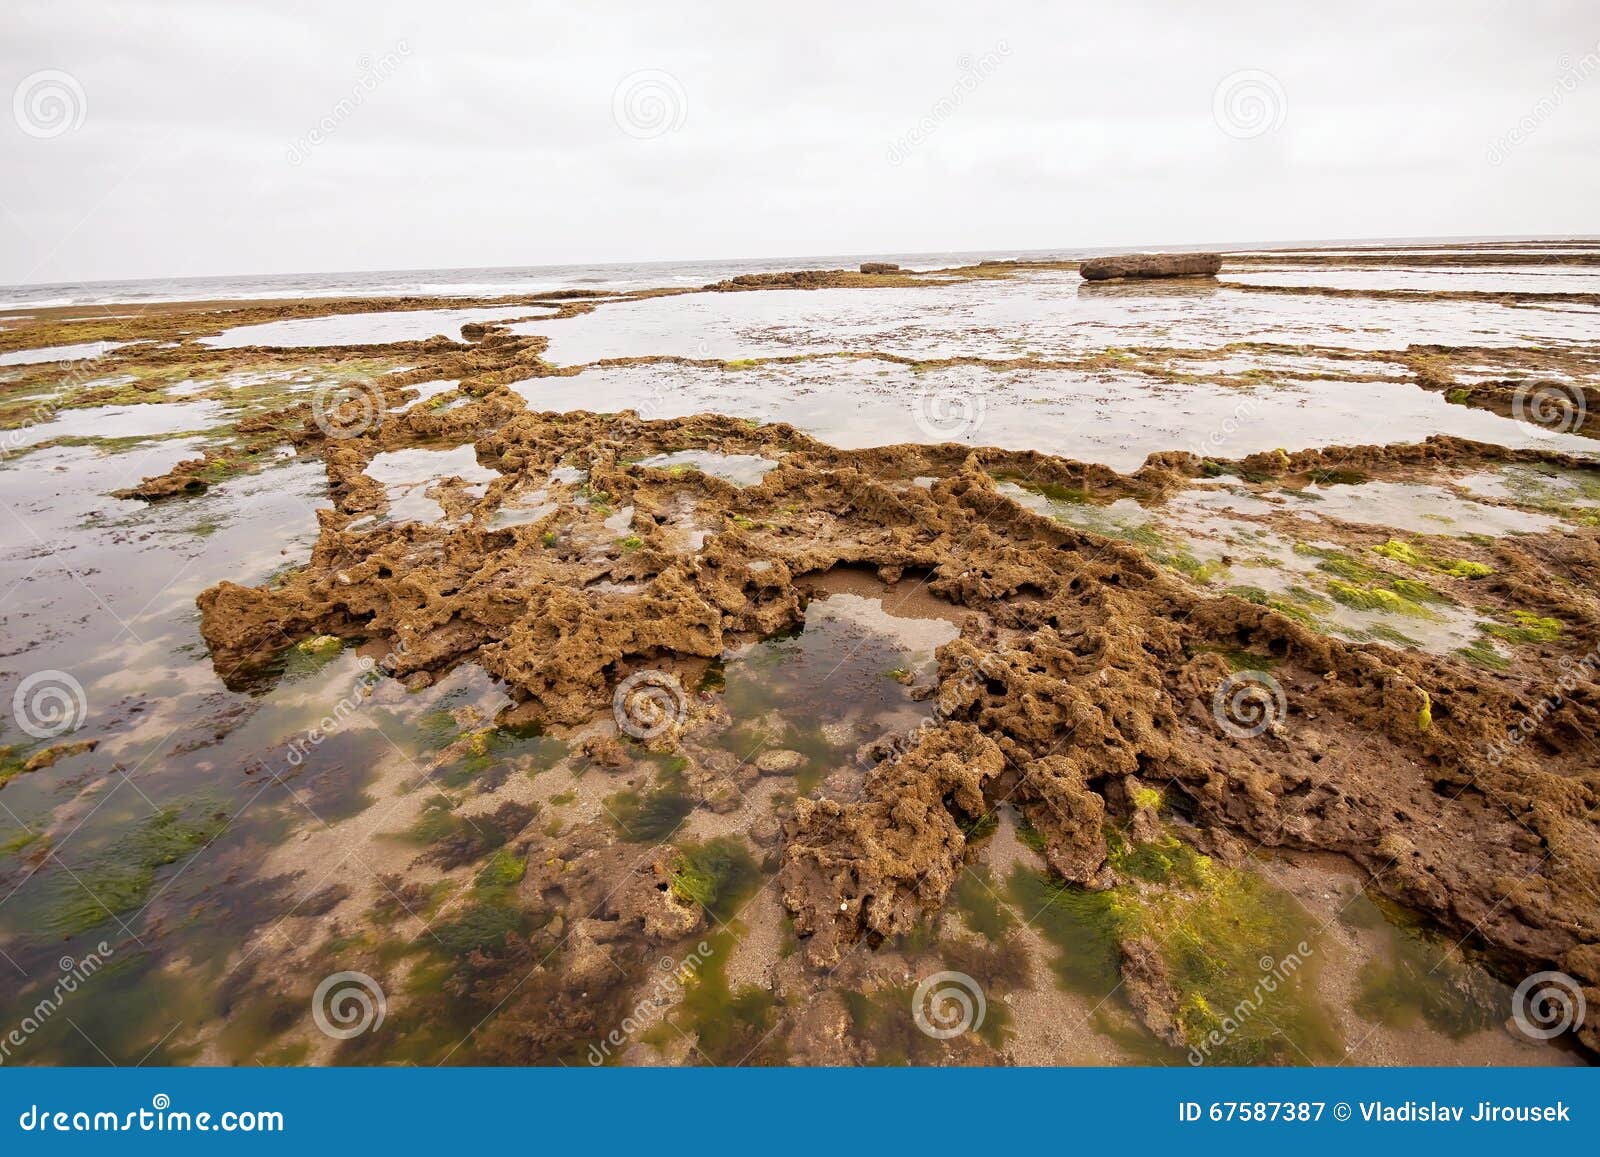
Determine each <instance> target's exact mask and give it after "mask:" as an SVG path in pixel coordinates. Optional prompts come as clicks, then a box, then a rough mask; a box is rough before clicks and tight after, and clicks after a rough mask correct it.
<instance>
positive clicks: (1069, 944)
mask: <svg viewBox="0 0 1600 1157" xmlns="http://www.w3.org/2000/svg"><path fill="white" fill-rule="evenodd" d="M1006 887H1007V891H1008V893H1009V894H1010V897H1011V902H1012V903H1013V904H1015V905H1016V906H1017V909H1018V911H1020V912H1021V913H1022V915H1023V918H1024V919H1025V920H1027V921H1028V923H1029V924H1031V925H1032V926H1033V927H1035V928H1037V929H1038V930H1039V932H1040V934H1041V935H1042V936H1044V938H1045V939H1046V940H1047V941H1049V942H1050V943H1051V944H1053V945H1054V946H1055V947H1056V948H1058V949H1060V952H1059V953H1058V954H1057V956H1056V958H1055V959H1054V960H1053V961H1052V962H1051V969H1052V971H1054V973H1055V975H1056V981H1057V982H1058V983H1059V984H1060V985H1061V987H1063V988H1065V989H1067V990H1068V991H1069V992H1076V993H1079V994H1081V995H1083V996H1087V997H1091V998H1093V999H1095V1000H1100V999H1103V998H1105V997H1107V996H1109V995H1110V994H1111V993H1112V992H1114V991H1115V990H1116V988H1117V986H1118V985H1119V984H1121V982H1122V973H1121V959H1122V954H1121V949H1120V948H1119V945H1120V943H1121V941H1122V938H1123V937H1124V936H1125V935H1128V934H1129V933H1131V932H1132V931H1133V930H1134V929H1135V928H1136V927H1137V923H1136V921H1137V917H1136V915H1135V913H1134V912H1133V911H1132V910H1131V909H1130V908H1128V907H1127V901H1128V898H1129V897H1128V895H1127V893H1126V890H1124V889H1120V888H1112V889H1108V890H1106V891H1103V892H1091V891H1089V890H1087V889H1085V888H1079V887H1075V886H1073V885H1070V884H1063V883H1060V882H1058V881H1056V880H1054V879H1053V878H1052V877H1051V876H1050V875H1049V874H1048V873H1047V872H1043V871H1038V870H1035V869H1029V868H1025V867H1020V866H1019V867H1017V868H1016V869H1014V870H1013V871H1012V873H1011V878H1010V879H1009V880H1008V881H1007V884H1006Z"/></svg>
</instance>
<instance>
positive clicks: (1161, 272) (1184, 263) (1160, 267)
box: [1078, 253, 1222, 281]
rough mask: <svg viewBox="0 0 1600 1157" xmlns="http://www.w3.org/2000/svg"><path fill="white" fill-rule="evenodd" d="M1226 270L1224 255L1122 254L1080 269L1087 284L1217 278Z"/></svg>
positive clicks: (1088, 264)
mask: <svg viewBox="0 0 1600 1157" xmlns="http://www.w3.org/2000/svg"><path fill="white" fill-rule="evenodd" d="M1221 268H1222V254H1220V253H1119V254H1117V255H1116V256H1115V257H1095V258H1092V259H1090V260H1088V261H1085V262H1084V263H1083V264H1082V265H1080V266H1079V267H1078V272H1079V274H1081V275H1082V277H1083V279H1084V280H1085V281H1113V280H1116V279H1118V278H1129V279H1140V280H1144V279H1151V278H1158V277H1215V276H1216V275H1217V271H1218V270H1219V269H1221Z"/></svg>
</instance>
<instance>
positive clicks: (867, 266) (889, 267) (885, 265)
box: [861, 261, 900, 273]
mask: <svg viewBox="0 0 1600 1157" xmlns="http://www.w3.org/2000/svg"><path fill="white" fill-rule="evenodd" d="M861 272H862V273H899V272H900V267H899V266H898V265H896V264H895V263H894V262H892V261H863V262H862V263H861Z"/></svg>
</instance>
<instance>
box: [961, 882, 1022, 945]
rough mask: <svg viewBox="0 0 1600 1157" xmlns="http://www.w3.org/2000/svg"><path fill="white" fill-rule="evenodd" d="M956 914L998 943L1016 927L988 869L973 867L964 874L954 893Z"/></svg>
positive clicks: (972, 927) (988, 938)
mask: <svg viewBox="0 0 1600 1157" xmlns="http://www.w3.org/2000/svg"><path fill="white" fill-rule="evenodd" d="M951 900H952V901H953V902H954V903H955V906H956V911H957V912H959V913H961V918H962V920H964V921H965V922H966V925H967V927H968V928H970V929H972V930H973V931H974V932H976V933H977V934H978V935H979V936H982V937H983V938H984V939H986V940H991V941H999V940H1001V939H1003V938H1004V937H1005V935H1006V933H1008V932H1010V931H1011V929H1012V928H1014V927H1016V924H1017V918H1016V917H1015V916H1013V915H1012V914H1011V910H1010V909H1009V908H1007V907H1006V906H1005V904H1003V903H1002V902H1001V900H1000V897H999V896H998V895H997V894H996V891H995V883H994V879H993V877H992V876H991V875H990V872H989V869H988V868H987V867H984V866H983V865H974V866H972V867H969V868H967V870H966V871H964V872H962V873H961V875H960V876H959V877H958V878H957V880H956V886H955V888H954V889H953V890H952V892H951Z"/></svg>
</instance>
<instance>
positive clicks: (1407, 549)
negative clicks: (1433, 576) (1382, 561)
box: [1372, 538, 1494, 579]
mask: <svg viewBox="0 0 1600 1157" xmlns="http://www.w3.org/2000/svg"><path fill="white" fill-rule="evenodd" d="M1372 551H1373V553H1374V554H1378V555H1381V556H1383V557H1384V558H1387V559H1391V560H1393V561H1394V562H1398V563H1404V564H1405V565H1406V566H1410V567H1416V568H1417V569H1418V570H1431V571H1434V572H1436V573H1438V574H1447V575H1451V576H1453V577H1455V578H1465V579H1477V578H1483V577H1484V576H1485V575H1489V574H1493V573H1494V568H1493V567H1490V566H1487V565H1485V564H1484V563H1481V562H1473V561H1471V560H1470V559H1462V558H1447V557H1445V556H1444V555H1439V554H1435V553H1433V552H1432V551H1430V550H1427V549H1426V548H1424V547H1420V546H1418V545H1417V544H1416V543H1414V542H1402V541H1401V540H1399V539H1396V538H1391V539H1390V540H1389V541H1388V542H1385V543H1383V544H1382V545H1381V546H1375V547H1373V548H1372Z"/></svg>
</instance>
